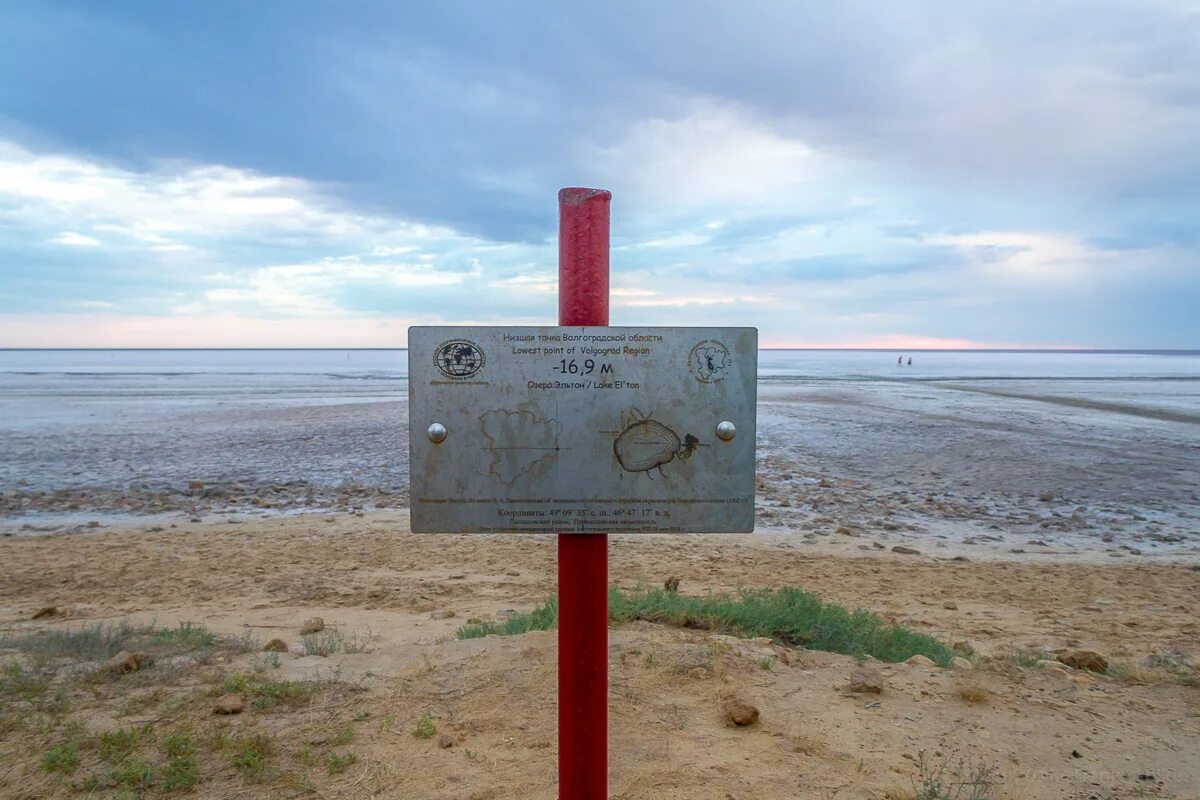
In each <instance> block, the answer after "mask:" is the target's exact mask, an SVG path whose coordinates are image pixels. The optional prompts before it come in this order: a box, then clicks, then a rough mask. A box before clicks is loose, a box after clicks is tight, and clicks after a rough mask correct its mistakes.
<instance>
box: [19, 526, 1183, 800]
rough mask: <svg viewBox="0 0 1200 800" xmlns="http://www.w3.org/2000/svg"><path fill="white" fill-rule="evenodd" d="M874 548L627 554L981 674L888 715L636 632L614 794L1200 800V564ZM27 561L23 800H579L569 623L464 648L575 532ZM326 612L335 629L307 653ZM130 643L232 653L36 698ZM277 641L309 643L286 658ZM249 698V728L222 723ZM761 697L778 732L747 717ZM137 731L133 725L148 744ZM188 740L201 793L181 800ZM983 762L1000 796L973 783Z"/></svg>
mask: <svg viewBox="0 0 1200 800" xmlns="http://www.w3.org/2000/svg"><path fill="white" fill-rule="evenodd" d="M822 532H825V531H822ZM861 542H862V540H861V539H859V538H857V537H851V536H840V535H836V534H834V535H831V536H827V537H820V538H818V539H816V540H813V539H807V540H806V539H804V538H803V537H801V536H796V535H795V534H790V535H788V534H755V535H752V536H738V537H720V536H676V537H670V538H666V537H662V538H659V537H613V541H612V545H611V562H612V563H611V579H612V581H613V582H614V583H615V584H616V585H618V586H622V587H626V588H634V587H638V586H656V585H661V584H662V582H663V581H664V580H665V579H666V578H667V577H671V576H674V577H677V578H679V579H680V580H681V589H680V591H681V592H682V593H684V594H703V593H706V592H709V591H735V590H737V589H738V588H740V587H755V588H762V587H779V586H797V587H800V588H803V589H805V590H807V591H810V592H814V593H816V594H818V595H820V596H821V597H822V599H824V600H827V601H835V602H838V603H842V604H845V605H847V606H850V607H864V608H868V609H871V610H874V611H876V612H878V613H880V614H881V615H883V616H884V617H886V618H887V619H889V620H892V621H896V622H900V623H903V624H905V625H907V626H910V627H912V628H914V629H916V630H918V631H920V632H923V633H929V634H933V635H935V636H937V637H939V638H941V639H942V640H944V641H946V642H947V643H966V645H962V644H960V648H961V649H963V650H964V651H966V650H968V649H969V650H972V651H974V653H975V655H974V656H973V657H972V659H971V660H972V661H973V662H974V666H973V667H972V668H970V669H965V668H959V669H946V668H942V667H937V666H920V665H909V664H875V665H873V666H874V667H875V668H877V669H879V670H880V672H881V673H882V675H883V680H884V686H883V690H882V692H881V693H879V694H861V693H856V692H851V691H848V687H847V684H848V679H849V676H850V673H851V672H852V671H853V670H854V669H856V668H857V667H858V665H857V664H856V662H855V660H854V659H853V658H851V657H849V656H844V655H837V654H831V653H823V652H815V651H805V650H799V649H795V648H784V647H780V646H778V645H775V644H772V643H770V642H767V641H762V640H744V639H735V638H732V637H728V636H724V635H722V634H719V633H714V632H708V631H701V630H689V629H681V628H675V627H669V626H665V625H657V624H650V623H645V622H635V623H630V624H626V625H623V626H619V627H616V628H614V629H613V630H612V631H611V632H610V648H609V669H610V687H611V688H610V742H611V745H610V749H611V757H610V796H611V797H614V798H719V799H723V798H738V799H741V798H765V799H768V800H770V799H774V798H833V797H838V798H858V797H862V798H909V797H913V796H914V786H915V784H914V782H917V783H919V782H920V781H921V779H922V775H924V776H925V777H927V778H928V777H931V776H936V775H937V772H938V770H939V769H940V768H942V767H944V768H945V772H943V773H942V775H941V777H940V778H939V779H938V780H939V782H940V783H941V784H942V785H943V786H944V787H945V788H946V790H947V792H948V794H946V795H945V796H948V797H955V796H959V797H964V798H966V797H979V798H985V797H996V798H1080V799H1082V798H1104V799H1105V800H1109V799H1111V798H1127V797H1128V798H1132V797H1139V798H1141V797H1176V798H1194V797H1197V796H1200V759H1197V758H1196V753H1197V752H1200V686H1197V683H1198V681H1197V675H1196V670H1195V661H1193V660H1192V659H1193V658H1194V657H1195V655H1194V654H1195V653H1197V652H1198V651H1200V622H1198V619H1200V616H1198V615H1200V571H1196V569H1195V567H1194V565H1193V564H1189V563H1171V562H1165V561H1159V560H1151V559H1117V560H1112V559H1093V560H1090V561H1089V560H1088V559H1084V558H1079V559H1066V558H1062V557H1059V558H1058V559H1056V560H1055V561H1054V563H1038V562H1037V561H1036V560H1033V559H1031V558H1030V557H1029V556H1019V557H1017V556H1013V555H1009V554H1007V552H1006V551H1002V550H1000V549H997V550H992V551H987V550H985V549H980V550H979V551H978V552H977V553H976V552H975V551H972V554H971V555H967V556H963V557H966V558H968V559H969V560H965V561H962V560H953V555H954V554H951V553H949V552H942V553H939V556H940V557H937V558H934V557H931V556H930V555H928V554H922V555H901V554H897V553H893V552H891V551H890V550H882V551H881V550H876V549H873V548H872V549H870V550H862V549H859V548H860V547H861ZM985 553H990V555H989V556H988V557H987V558H984V557H983V556H984V554H985ZM956 554H957V551H956ZM959 555H961V554H959ZM0 564H3V567H4V568H3V572H2V574H0V637H3V638H2V639H0V643H2V644H3V645H4V646H5V647H6V648H7V649H6V650H3V651H0V664H4V663H12V664H16V665H17V666H16V667H15V668H10V669H9V670H8V671H6V672H5V675H6V676H7V677H6V678H5V680H8V683H6V684H5V687H6V692H5V693H4V694H2V695H0V703H3V706H2V707H0V796H3V797H14V798H35V797H110V796H116V797H136V796H160V795H162V796H194V797H201V798H235V797H236V798H251V797H280V798H283V797H304V796H313V797H329V798H333V797H345V798H358V797H362V798H367V797H421V798H476V800H483V798H507V797H533V798H552V797H555V796H556V790H555V788H554V776H555V748H556V740H555V730H556V725H557V709H556V705H555V688H554V687H555V669H556V666H555V665H556V646H555V638H554V634H553V632H533V633H527V634H524V635H520V636H511V637H488V638H483V639H473V640H465V641H460V640H457V639H455V638H453V634H454V632H455V630H456V629H457V628H458V626H459V625H461V624H462V623H464V622H465V621H467V620H468V619H471V618H488V617H491V618H500V617H503V615H504V614H505V613H507V610H508V609H528V608H530V607H532V606H533V605H535V604H537V603H538V602H540V601H542V600H543V599H544V598H545V597H546V596H547V595H548V594H549V593H551V592H552V591H553V587H554V543H553V541H552V540H551V539H548V538H544V537H527V538H520V537H487V536H472V537H467V536H414V535H412V534H410V533H408V532H407V515H406V514H404V513H403V512H395V511H381V512H376V513H367V514H365V515H355V514H336V515H329V516H313V515H309V516H300V517H291V518H275V519H267V520H257V521H241V522H232V523H230V522H205V523H195V524H192V523H179V524H178V526H177V527H175V528H173V529H166V530H157V531H154V530H149V529H148V526H147V525H145V524H142V525H131V526H127V527H120V526H113V527H107V528H105V529H103V530H101V531H99V532H96V533H88V534H82V535H76V536H69V537H64V536H44V537H29V538H15V539H8V540H3V541H0ZM51 607H52V608H53V612H52V613H49V612H47V613H48V614H49V615H47V616H43V617H41V618H38V619H34V617H35V615H37V614H38V612H39V611H43V610H47V609H50V608H51ZM451 611H452V612H454V615H453V616H449V614H448V612H451ZM313 617H321V618H322V620H323V622H324V625H325V629H324V631H321V632H318V633H315V634H312V635H310V636H309V638H308V640H307V644H305V643H304V641H303V640H302V638H301V636H300V634H299V631H300V629H301V626H302V625H303V624H304V622H305V621H306V620H309V619H310V618H313ZM121 622H125V623H128V624H129V625H132V626H134V627H135V628H136V627H138V626H147V625H149V624H150V623H153V624H154V625H155V626H158V627H160V628H172V629H175V630H180V629H177V628H175V626H176V625H177V624H178V623H180V622H192V623H198V624H202V625H204V626H206V627H207V628H208V629H209V630H211V631H213V632H215V633H217V634H220V635H222V637H223V638H222V639H220V640H218V641H217V643H216V644H214V645H212V646H211V647H207V648H205V649H204V650H203V651H196V652H193V651H189V650H187V648H186V647H181V648H180V651H179V652H175V651H172V652H170V653H167V652H166V651H164V653H163V654H162V655H160V657H159V659H158V662H157V663H156V664H155V665H154V666H152V667H147V668H144V669H140V670H138V671H136V672H130V673H128V674H124V675H117V676H114V675H106V674H103V673H99V674H97V673H96V672H95V668H96V667H97V666H99V665H98V664H91V665H90V666H88V667H87V668H84V669H83V670H82V671H81V672H79V673H77V674H75V675H74V676H72V675H69V674H67V673H68V670H67V669H65V668H63V669H60V670H59V672H58V673H57V674H56V675H54V676H52V677H50V678H49V679H48V682H47V683H46V684H45V685H41V686H40V687H39V686H38V685H33V684H29V683H25V684H21V683H19V682H18V681H17V676H18V675H22V674H26V673H25V672H22V671H23V670H25V671H28V672H29V674H32V670H33V669H34V668H35V667H36V666H37V664H36V663H34V662H35V659H34V655H32V654H31V653H29V652H28V651H27V650H22V649H21V646H20V642H22V641H27V637H29V636H30V635H33V634H36V633H37V632H39V631H43V632H44V631H50V632H54V631H58V632H64V631H79V630H80V629H83V628H85V627H86V626H90V625H95V624H97V623H105V624H115V623H121ZM148 629H149V628H147V630H148ZM185 630H186V629H185ZM276 638H278V639H281V640H283V642H284V644H285V645H286V646H287V647H288V648H289V651H288V652H282V653H278V654H271V653H264V652H262V646H263V645H264V644H265V643H267V642H269V641H270V640H272V639H276ZM172 641H174V640H172ZM1062 648H1066V649H1073V648H1087V649H1090V650H1094V651H1097V652H1099V653H1101V654H1103V655H1105V656H1106V657H1107V658H1108V660H1109V662H1110V665H1111V666H1110V669H1109V674H1105V675H1097V674H1093V673H1090V672H1085V671H1080V670H1071V669H1066V668H1050V669H1047V668H1045V667H1039V666H1036V665H1035V660H1036V656H1037V655H1038V654H1042V655H1049V654H1052V652H1053V651H1055V650H1058V649H1062ZM308 652H311V653H314V654H306V653H308ZM322 652H323V653H324V655H321V654H316V653H322ZM1051 657H1052V656H1051ZM41 666H42V667H43V668H47V664H46V663H42V664H41ZM50 666H53V665H50ZM867 666H871V665H867ZM22 687H24V688H25V691H24V693H22V691H21V689H22ZM226 693H233V694H238V695H240V697H241V698H243V699H244V700H245V708H244V710H243V711H242V712H241V713H236V714H231V715H214V714H213V708H214V704H215V703H216V702H217V699H218V697H219V696H220V695H222V694H226ZM732 699H737V700H741V701H744V702H746V703H749V704H752V705H753V706H755V707H756V708H757V709H758V710H759V717H758V720H757V721H756V722H754V723H753V724H751V725H748V726H744V727H742V726H730V725H729V724H727V722H726V719H725V716H724V714H723V710H722V709H723V705H724V704H725V703H726V701H729V700H732ZM115 730H123V731H130V732H132V733H130V734H129V736H128V737H126V739H125V740H123V741H124V745H121V746H120V747H119V746H118V745H120V742H118V741H117V738H114V736H113V735H112V733H111V732H112V731H115ZM106 732H107V738H105V737H102V736H101V734H105V733H106ZM129 737H132V739H131V738H129ZM172 737H174V738H172ZM181 737H182V738H181ZM185 740H186V741H187V742H188V745H187V747H189V748H190V750H189V751H188V752H190V753H192V755H189V756H186V757H184V756H177V758H183V759H184V761H186V760H187V759H191V763H192V764H193V766H194V767H195V772H194V775H192V778H193V779H192V780H191V782H190V783H188V782H187V781H182V783H183V784H185V785H184V786H183V788H181V789H180V790H179V792H178V794H177V793H174V792H168V791H167V789H166V782H167V776H168V775H171V774H176V773H177V772H178V770H176V773H171V772H170V764H171V763H174V762H171V761H170V759H171V758H172V753H175V752H177V751H178V752H182V749H181V748H183V747H184V746H183V745H182V744H180V743H181V742H183V741H185ZM114 742H117V743H116V744H114ZM121 747H124V749H121ZM114 753H115V755H114ZM48 754H49V755H48ZM122 754H123V755H122ZM72 759H73V760H72ZM130 764H132V765H133V768H131V767H130V766H129V765H130ZM960 765H963V766H964V769H962V770H960V769H959V767H960ZM143 767H144V768H145V771H144V772H141V773H139V772H138V769H141V768H143ZM981 768H982V769H983V770H984V771H985V772H986V773H987V775H988V776H989V777H987V779H986V782H987V783H989V784H990V785H989V786H986V787H982V788H981V787H975V788H964V787H962V786H961V781H962V780H963V779H964V777H963V776H964V775H965V774H967V773H970V772H971V771H972V770H974V771H975V774H976V775H979V774H980V773H979V770H980V769H981ZM131 769H132V773H136V774H132V773H131ZM184 777H186V775H185V776H184ZM956 784H957V785H956ZM176 785H179V784H178V783H177V784H176ZM976 790H978V791H979V792H981V793H978V794H969V793H967V792H968V791H976ZM954 791H960V792H962V793H961V794H959V795H955V794H953V792H954ZM984 792H985V793H984ZM922 796H929V797H940V796H942V795H933V794H930V795H922Z"/></svg>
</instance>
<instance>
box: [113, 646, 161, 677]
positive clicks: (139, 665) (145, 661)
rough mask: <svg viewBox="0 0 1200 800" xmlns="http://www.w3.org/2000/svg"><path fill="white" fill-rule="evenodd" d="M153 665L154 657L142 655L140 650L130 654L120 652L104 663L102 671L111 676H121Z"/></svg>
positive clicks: (146, 654) (124, 651) (123, 651)
mask: <svg viewBox="0 0 1200 800" xmlns="http://www.w3.org/2000/svg"><path fill="white" fill-rule="evenodd" d="M153 663H154V656H152V655H150V654H149V653H143V652H141V651H140V650H139V651H137V652H134V653H130V652H128V651H126V650H122V651H121V652H119V653H117V654H116V655H115V656H113V657H112V658H110V659H109V660H108V661H106V662H104V667H103V669H104V670H106V671H107V672H110V673H112V674H113V675H123V674H124V673H126V672H137V671H138V670H140V669H144V668H145V667H148V666H150V665H151V664H153Z"/></svg>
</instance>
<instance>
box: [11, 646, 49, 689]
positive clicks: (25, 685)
mask: <svg viewBox="0 0 1200 800" xmlns="http://www.w3.org/2000/svg"><path fill="white" fill-rule="evenodd" d="M0 646H2V645H0ZM48 688H50V681H49V680H47V679H46V678H45V677H43V676H41V675H38V674H37V673H35V672H33V671H32V670H25V669H22V668H21V665H20V664H18V663H17V662H15V661H13V662H10V663H8V664H5V665H4V669H3V671H0V697H2V696H7V697H13V698H16V699H19V700H28V701H30V702H33V701H37V700H39V699H40V698H41V697H42V696H43V695H45V694H46V690H47V689H48Z"/></svg>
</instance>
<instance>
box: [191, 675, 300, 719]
mask: <svg viewBox="0 0 1200 800" xmlns="http://www.w3.org/2000/svg"><path fill="white" fill-rule="evenodd" d="M320 688H321V687H320V685H319V684H317V683H315V682H312V681H283V680H279V681H272V680H265V679H264V678H262V677H261V676H256V675H231V676H228V677H226V678H225V679H224V680H222V681H221V682H220V683H217V684H215V685H214V686H213V687H212V688H211V689H209V691H208V693H209V695H211V696H213V697H219V696H221V695H224V694H240V695H242V696H243V697H244V698H246V699H247V700H248V701H249V703H250V704H251V705H252V706H254V708H256V709H258V710H259V711H271V710H272V709H275V708H278V707H279V706H288V707H291V708H295V707H297V706H301V705H304V704H305V703H307V702H308V701H309V700H311V699H312V698H313V695H315V694H316V693H317V692H318V691H319V690H320Z"/></svg>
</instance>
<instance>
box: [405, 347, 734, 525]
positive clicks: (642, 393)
mask: <svg viewBox="0 0 1200 800" xmlns="http://www.w3.org/2000/svg"><path fill="white" fill-rule="evenodd" d="M757 367H758V331H757V330H756V329H754V328H600V327H582V328H581V327H558V326H554V327H550V326H547V327H519V328H518V327H514V328H509V327H415V328H409V331H408V380H409V389H408V399H409V403H408V411H409V454H410V462H409V463H410V474H411V491H412V495H411V506H412V529H413V531H415V532H417V533H506V532H513V533H572V532H573V533H684V532H687V533H723V532H731V533H732V532H748V531H752V530H754V436H755V400H756V392H757V385H756V378H757ZM721 423H732V426H730V425H729V424H726V425H723V426H722V427H721V435H720V436H718V432H717V427H718V425H721ZM437 426H442V427H441V428H439V427H437Z"/></svg>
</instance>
